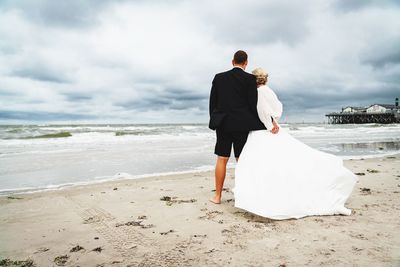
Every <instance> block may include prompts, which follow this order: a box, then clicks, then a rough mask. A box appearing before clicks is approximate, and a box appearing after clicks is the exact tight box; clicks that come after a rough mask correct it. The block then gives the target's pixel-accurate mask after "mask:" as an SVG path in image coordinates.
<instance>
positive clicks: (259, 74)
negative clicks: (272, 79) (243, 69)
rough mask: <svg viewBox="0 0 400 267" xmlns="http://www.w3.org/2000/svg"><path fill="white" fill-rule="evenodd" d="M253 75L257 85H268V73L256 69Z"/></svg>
mask: <svg viewBox="0 0 400 267" xmlns="http://www.w3.org/2000/svg"><path fill="white" fill-rule="evenodd" d="M251 73H253V75H254V76H256V82H257V85H264V84H266V83H267V77H268V73H267V72H266V71H265V70H263V69H262V68H256V69H254V70H253V71H252V72H251Z"/></svg>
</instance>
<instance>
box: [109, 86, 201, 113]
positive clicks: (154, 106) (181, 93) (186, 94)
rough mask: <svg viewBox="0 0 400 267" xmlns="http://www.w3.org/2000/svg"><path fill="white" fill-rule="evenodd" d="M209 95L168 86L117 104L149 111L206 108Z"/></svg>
mask: <svg viewBox="0 0 400 267" xmlns="http://www.w3.org/2000/svg"><path fill="white" fill-rule="evenodd" d="M207 104H208V95H206V94H201V93H198V92H194V91H188V90H183V89H177V88H166V89H163V90H160V91H153V92H151V93H150V94H149V95H147V96H145V97H141V98H140V99H137V100H131V101H120V102H117V103H115V105H117V106H121V107H124V108H126V109H132V110H139V111H149V110H187V109H198V110H206V108H207Z"/></svg>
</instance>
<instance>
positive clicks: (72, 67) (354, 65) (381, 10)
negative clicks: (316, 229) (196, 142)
mask: <svg viewBox="0 0 400 267" xmlns="http://www.w3.org/2000/svg"><path fill="white" fill-rule="evenodd" d="M399 47H400V1H398V0H397V1H385V0H376V1H374V0H342V1H332V0H319V1H317V0H315V1H311V0H310V1H308V0H304V1H289V0H285V1H283V0H277V1H261V0H258V1H255V0H248V1H229V0H219V1H212V0H206V1H194V0H193V1H179V0H163V1H161V0H160V1H141V0H136V1H122V0H121V1H107V0H86V1H85V0H68V1H54V0H0V123H3V124H4V123H19V122H21V123H27V122H29V123H48V122H60V123H61V122H66V123H71V122H72V123H77V122H81V123H84V122H97V123H98V122H106V123H121V122H129V123H158V122H160V123H168V122H169V123H171V122H172V123H177V122H207V120H208V113H207V112H208V97H209V91H210V86H211V81H212V79H213V77H214V75H215V73H218V72H222V71H225V70H228V69H230V68H231V59H232V55H233V53H234V52H235V51H236V50H238V49H243V50H245V51H247V52H248V54H249V66H248V69H247V70H248V71H251V70H252V69H254V68H256V67H263V68H265V69H266V70H267V71H268V72H269V75H270V81H269V85H270V87H271V88H272V89H273V90H274V91H275V92H276V94H277V95H278V97H279V98H280V99H281V101H282V102H283V105H284V116H283V120H284V121H291V122H293V121H303V120H305V121H323V120H324V114H325V113H326V112H329V111H335V110H338V109H340V108H341V107H342V106H347V105H355V106H362V105H368V104H373V103H389V104H392V103H394V98H395V97H396V96H400V49H399Z"/></svg>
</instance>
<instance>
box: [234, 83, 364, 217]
mask: <svg viewBox="0 0 400 267" xmlns="http://www.w3.org/2000/svg"><path fill="white" fill-rule="evenodd" d="M257 111H258V114H259V117H260V119H261V121H262V122H263V123H264V124H265V126H266V128H267V129H271V128H272V123H271V117H273V118H275V120H277V119H278V118H279V117H280V116H281V113H282V104H281V103H280V101H279V100H278V98H277V97H276V95H275V93H274V92H273V91H272V90H271V89H270V88H269V87H268V86H261V87H259V88H258V103H257ZM356 182H357V178H356V176H355V175H354V174H353V173H352V172H351V171H350V170H348V169H347V168H345V167H344V166H343V161H342V159H341V158H339V157H337V156H334V155H331V154H328V153H325V152H321V151H318V150H316V149H313V148H311V147H309V146H307V145H305V144H303V143H302V142H300V141H299V140H297V139H295V138H294V137H292V136H291V135H290V134H288V133H287V132H286V131H285V130H284V129H282V128H280V131H279V133H277V134H272V133H271V132H270V131H269V130H260V131H252V132H250V133H249V136H248V139H247V142H246V145H245V146H244V148H243V151H242V153H241V154H240V158H239V161H238V163H237V165H236V170H235V188H234V189H233V192H234V194H235V207H237V208H241V209H244V210H247V211H249V212H252V213H254V214H258V215H261V216H264V217H268V218H271V219H277V220H281V219H289V218H301V217H305V216H311V215H333V214H342V215H350V214H351V210H350V209H348V208H346V207H345V206H344V204H345V202H346V200H347V198H348V197H349V196H350V194H351V192H352V190H353V187H354V185H355V183H356Z"/></svg>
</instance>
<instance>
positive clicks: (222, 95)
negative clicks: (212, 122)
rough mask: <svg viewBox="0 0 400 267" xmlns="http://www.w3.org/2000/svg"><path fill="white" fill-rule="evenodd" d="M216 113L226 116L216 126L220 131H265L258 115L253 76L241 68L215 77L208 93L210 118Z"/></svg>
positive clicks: (255, 85)
mask: <svg viewBox="0 0 400 267" xmlns="http://www.w3.org/2000/svg"><path fill="white" fill-rule="evenodd" d="M215 111H218V112H223V113H225V114H226V116H225V118H224V120H223V122H222V124H221V125H220V126H219V127H218V129H221V130H223V131H226V132H248V131H252V130H262V129H266V128H265V126H264V124H263V123H262V122H261V121H260V119H259V118H258V114H257V84H256V77H255V76H254V75H252V74H250V73H247V72H245V71H244V70H242V69H241V68H233V69H232V70H229V71H226V72H222V73H218V74H217V75H215V77H214V80H213V82H212V87H211V93H210V116H211V114H212V113H213V112H215Z"/></svg>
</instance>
